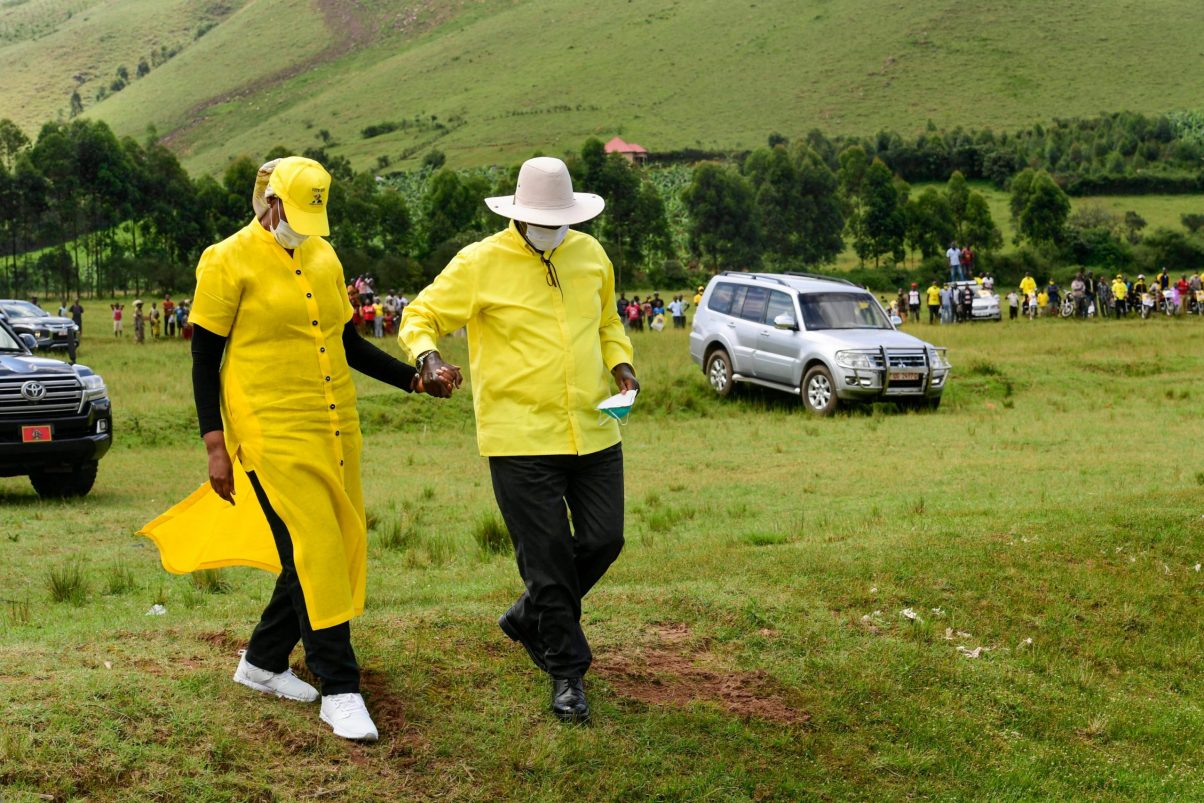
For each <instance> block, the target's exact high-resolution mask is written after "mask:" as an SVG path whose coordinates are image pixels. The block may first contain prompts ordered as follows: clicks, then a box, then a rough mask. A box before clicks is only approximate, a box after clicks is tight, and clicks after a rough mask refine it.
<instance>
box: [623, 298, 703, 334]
mask: <svg viewBox="0 0 1204 803" xmlns="http://www.w3.org/2000/svg"><path fill="white" fill-rule="evenodd" d="M705 289H706V288H705V287H699V288H698V292H697V293H695V294H694V303H693V305H691V304H690V302H688V301H686V299H685V296H684V294H678V295H675V296H673V300H672V301H670V302H669V303H668V304H666V303H665V301H664V299H662V298H661V294H660V293H659V292H656V293H653V294H652V295H651V296H645V298H644V300H643V301H640V297H639V296H633V297H632V298H631V299H628V298H627V295H626V294H625V293H621V294H620V295H619V298H618V300H617V301H616V302H615V303H616V305H617V306H618V311H619V320H621V321H623V323H624V324H625V325H626V326H627V328H628V330H629V331H632V332H642V331H644V329H645V327H647V328H648V329H649V330H651V331H654V332H660V331H662V330H663V329H664V328H665V313H666V312H667V313H668V314H669V317H670V318H672V319H673V328H674V329H685V328H686V310H688V309H690V307H691V306H695V307H696V306H698V304H699V302H701V301H702V291H703V290H705Z"/></svg>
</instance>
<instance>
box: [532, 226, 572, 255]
mask: <svg viewBox="0 0 1204 803" xmlns="http://www.w3.org/2000/svg"><path fill="white" fill-rule="evenodd" d="M568 232H569V227H568V226H561V227H560V228H557V229H549V228H545V227H544V226H536V225H534V224H531V223H528V224H527V241H528V242H529V243H531V245H532V246H534V248H535V250H536V251H543V252H545V253H546V252H548V251H551V250H552V249H553V248H556V247H557V246H559V245H560V244H561V243H562V242H564V237H565V235H566V234H568Z"/></svg>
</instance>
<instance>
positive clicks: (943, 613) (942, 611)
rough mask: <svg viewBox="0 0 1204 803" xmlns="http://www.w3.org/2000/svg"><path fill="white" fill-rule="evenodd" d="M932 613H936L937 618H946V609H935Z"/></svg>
mask: <svg viewBox="0 0 1204 803" xmlns="http://www.w3.org/2000/svg"><path fill="white" fill-rule="evenodd" d="M932 612H933V613H935V614H936V615H937V616H944V615H945V609H944V608H933V609H932Z"/></svg>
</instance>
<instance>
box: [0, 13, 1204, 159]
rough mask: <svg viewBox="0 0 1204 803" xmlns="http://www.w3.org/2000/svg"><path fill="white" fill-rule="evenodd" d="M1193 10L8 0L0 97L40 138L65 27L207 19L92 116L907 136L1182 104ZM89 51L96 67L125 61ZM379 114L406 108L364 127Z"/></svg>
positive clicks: (270, 128)
mask: <svg viewBox="0 0 1204 803" xmlns="http://www.w3.org/2000/svg"><path fill="white" fill-rule="evenodd" d="M71 7H77V8H80V9H82V11H80V12H79V13H76V14H74V15H73V16H72V17H71V18H70V19H67V20H65V21H63V22H61V23H59V24H58V27H57V29H54V30H53V32H51V33H43V34H40V35H38V36H37V37H36V38H34V37H26V38H21V34H20V33H19V32H18V33H15V34H14V33H12V32H11V31H12V30H13V24H12V20H14V19H16V15H18V14H24V15H25V18H26V19H27V20H28V19H36V18H37V13H38V12H39V9H40V10H41V11H42V12H45V15H46V16H45V17H44V18H45V19H51V18H53V17H54V15H55V14H57V15H59V16H63V14H65V12H66V11H68V10H70V8H71ZM1198 12H1199V6H1198V2H1195V0H1153V1H1152V2H1150V3H1148V4H1145V6H1144V7H1143V8H1142V9H1140V10H1138V9H1136V8H1134V7H1132V6H1130V5H1127V4H1120V3H1098V2H1094V1H1093V0H1063V2H1060V3H1057V4H1040V5H1038V4H1033V3H1030V2H1025V1H1024V0H990V2H988V1H987V0H934V2H929V3H924V4H916V3H893V4H884V3H881V2H874V1H873V0H755V1H754V2H742V3H733V2H730V0H644V1H643V2H638V3H629V2H602V3H595V4H584V3H581V2H579V0H477V1H476V2H471V1H470V0H462V1H461V2H438V3H436V2H434V1H433V0H425V1H424V2H415V1H414V0H410V2H385V0H358V2H335V1H334V0H245V2H242V3H238V2H224V3H219V2H210V3H195V2H194V3H185V2H182V0H157V1H156V2H151V0H107V2H106V1H105V0H91V1H90V0H26V2H17V3H15V4H14V3H13V1H12V0H8V2H5V3H3V4H0V72H2V73H3V74H4V75H5V76H6V80H5V81H4V82H2V83H3V86H0V108H2V109H4V111H3V112H0V116H4V115H8V116H13V117H14V119H18V121H19V122H20V123H21V124H22V125H24V126H26V127H27V129H30V133H31V134H32V133H33V130H32V129H33V126H35V125H36V123H37V122H38V121H39V120H40V119H45V118H47V117H49V116H51V115H52V114H53V113H54V112H55V111H56V110H60V109H62V110H65V109H66V108H67V102H66V100H67V98H68V97H69V95H70V90H71V87H72V85H73V84H74V83H75V81H73V80H72V76H73V75H77V74H79V73H80V67H79V65H78V64H77V63H76V62H73V61H72V60H71V59H69V58H65V57H64V51H63V47H64V42H75V41H79V42H88V43H91V42H95V41H99V42H102V43H105V44H104V47H103V48H99V49H100V50H102V51H104V57H106V58H107V57H109V56H112V58H111V59H110V61H113V60H118V59H120V60H122V63H126V64H130V66H131V68H132V66H133V65H132V63H131V61H132V60H135V57H136V56H137V54H139V53H145V52H150V51H151V50H152V49H154V48H157V47H160V46H161V45H162V44H163V43H164V42H167V41H168V40H171V39H172V37H173V36H174V37H176V38H177V39H178V38H180V36H181V34H182V33H186V32H188V31H192V30H195V29H196V28H197V27H198V26H202V25H205V26H207V25H212V29H211V30H209V31H208V32H207V33H206V34H205V35H204V36H202V37H199V38H191V39H188V40H187V41H186V42H185V43H184V46H183V47H182V48H181V50H180V52H179V54H178V55H176V56H175V57H174V58H172V59H171V60H170V61H167V62H166V63H165V64H163V65H161V66H159V67H157V68H155V69H153V70H151V71H150V72H149V74H147V75H146V76H145V77H143V78H141V79H139V80H136V81H133V82H132V83H131V84H130V85H129V86H128V87H126V88H125V89H124V90H122V91H121V92H119V93H117V94H116V95H112V96H110V97H108V98H107V99H105V100H103V101H101V102H99V103H95V104H94V105H93V104H92V103H91V99H92V97H93V96H94V90H95V87H94V84H95V81H91V82H89V81H85V82H84V85H83V88H82V89H81V95H83V96H84V98H85V105H86V106H87V109H86V111H85V113H86V114H90V115H95V116H97V117H99V118H101V119H104V120H106V121H108V122H110V123H111V124H112V125H113V127H114V128H115V129H116V130H117V131H118V132H119V133H128V134H135V135H141V134H142V132H144V131H145V129H146V127H147V126H148V125H153V126H154V127H155V128H156V130H157V131H158V132H159V134H160V135H162V136H165V137H167V140H168V142H170V143H171V145H172V147H174V148H175V149H176V150H177V151H178V152H179V153H180V154H181V156H182V157H183V159H184V161H185V164H186V166H187V167H188V168H189V169H191V170H203V171H209V172H215V171H218V170H220V169H221V168H222V167H223V166H224V165H225V164H226V163H227V161H228V160H229V159H230V158H231V157H233V156H236V155H238V154H241V153H248V154H253V155H258V154H262V153H264V152H265V151H266V150H267V149H268V148H269V147H270V146H272V145H274V144H285V145H289V146H292V147H298V148H300V147H305V146H308V145H311V144H317V143H316V140H315V137H316V136H317V135H318V132H320V131H327V132H329V139H330V140H331V141H333V142H334V143H335V144H334V145H333V146H331V147H330V148H329V150H330V151H331V152H332V153H335V154H341V155H345V156H347V157H349V158H350V159H351V160H352V162H353V164H355V165H356V166H357V167H364V166H367V165H369V164H373V163H375V162H376V160H377V159H378V157H382V156H383V157H388V158H389V159H390V160H391V161H392V163H393V164H394V165H403V166H404V165H405V164H406V162H407V160H413V159H417V158H420V157H421V156H422V154H423V153H425V151H426V150H428V149H429V148H431V147H437V148H439V149H440V150H442V151H444V152H445V153H446V154H447V155H448V157H449V160H450V161H451V162H452V163H453V164H457V165H465V164H478V163H485V162H493V161H509V160H513V159H516V158H519V157H523V156H526V155H529V154H530V153H531V152H532V151H535V150H545V151H549V152H558V151H560V150H562V149H565V148H576V147H577V146H579V144H580V142H581V141H582V139H584V138H585V137H587V136H589V135H598V136H602V137H608V136H610V135H613V134H616V133H619V134H622V135H623V136H624V137H625V138H627V139H629V140H633V141H636V142H639V143H641V144H643V145H645V146H646V147H648V148H650V149H652V150H654V151H655V150H668V149H677V148H692V147H702V148H741V147H749V146H754V145H758V144H761V143H763V142H764V140H765V137H766V135H767V134H768V133H770V132H773V131H780V132H782V133H785V134H787V135H790V134H797V133H801V132H804V131H806V130H808V129H810V128H813V127H818V128H821V129H823V130H825V131H826V132H828V133H833V134H835V133H859V134H869V133H873V132H874V131H876V130H877V129H879V128H887V127H888V128H893V129H896V130H899V131H901V132H904V133H911V132H915V131H917V130H919V129H921V128H922V127H923V126H924V124H925V123H926V122H927V121H928V120H929V119H931V120H933V121H934V122H936V124H937V125H939V126H948V127H952V126H956V125H963V126H966V127H977V128H981V127H987V126H990V127H993V128H996V129H999V128H1005V129H1006V128H1012V127H1018V126H1021V125H1026V124H1029V123H1032V122H1035V121H1044V120H1049V119H1051V118H1053V117H1069V116H1075V115H1090V114H1095V113H1097V112H1099V111H1101V110H1117V109H1132V110H1135V111H1145V112H1159V111H1167V110H1171V109H1176V108H1191V107H1195V106H1196V105H1198V104H1199V95H1198V92H1197V91H1196V89H1195V85H1194V83H1192V82H1189V81H1183V80H1180V79H1179V78H1178V77H1177V76H1183V75H1195V74H1199V73H1200V72H1201V68H1202V67H1204V52H1202V51H1204V48H1201V46H1200V45H1199V39H1200V34H1201V33H1204V22H1201V21H1200V16H1199V13H1198ZM84 17H86V19H84ZM30 24H32V23H28V22H27V27H28V25H30ZM6 26H7V27H6ZM5 30H9V31H10V33H9V34H8V35H7V37H6V35H5V34H4V31H5ZM81 49H82V50H86V51H87V52H90V53H92V54H93V55H92V56H90V57H89V58H92V59H93V62H95V60H96V59H98V58H102V57H101V56H99V55H96V50H97V48H94V47H92V46H91V45H89V46H88V47H87V48H82V46H81ZM110 51H111V52H110ZM119 53H120V54H121V55H120V56H118V55H117V54H119ZM81 58H83V54H82V53H81ZM18 62H19V63H20V64H22V65H24V66H23V67H22V70H23V71H18V72H11V73H10V69H12V68H13V65H15V64H17V63H18ZM93 62H89V63H93ZM96 64H97V66H95V67H94V68H92V69H93V70H94V72H95V73H96V74H97V75H102V76H104V77H105V79H106V80H108V79H109V77H110V76H111V75H112V70H113V69H114V67H113V66H112V65H104V64H100V63H99V62H96ZM9 76H12V78H11V80H10V78H9ZM35 77H39V80H42V81H44V82H48V83H46V85H47V86H50V85H51V84H53V87H54V89H53V91H51V90H49V89H36V88H35V81H34V79H35ZM37 86H42V84H37ZM43 95H45V96H46V97H47V98H49V100H46V99H45V98H42V96H43ZM34 96H37V99H38V100H37V102H35V101H34V99H33V98H34ZM56 98H57V100H56ZM9 110H15V112H10V111H9ZM382 123H392V124H395V125H397V126H398V127H397V128H396V130H394V131H392V132H390V133H386V134H383V135H381V136H378V137H374V138H371V139H365V138H363V137H362V136H361V134H360V132H361V130H362V129H364V128H365V127H368V126H373V125H378V124H382ZM402 123H405V125H404V127H403V126H402V125H401V124H402Z"/></svg>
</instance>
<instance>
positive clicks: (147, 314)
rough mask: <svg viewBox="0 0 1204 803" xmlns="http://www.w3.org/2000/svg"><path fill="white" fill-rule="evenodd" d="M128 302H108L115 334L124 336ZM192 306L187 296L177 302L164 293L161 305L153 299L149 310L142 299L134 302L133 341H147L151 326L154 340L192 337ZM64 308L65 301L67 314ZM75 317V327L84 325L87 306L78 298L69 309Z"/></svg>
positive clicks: (60, 310)
mask: <svg viewBox="0 0 1204 803" xmlns="http://www.w3.org/2000/svg"><path fill="white" fill-rule="evenodd" d="M125 307H126V305H125V304H123V303H121V302H116V303H113V304H110V305H109V314H110V315H111V316H112V319H113V337H125V315H126V310H125ZM191 307H192V300H191V299H188V298H186V299H184V300H182V301H180V302H179V303H178V304H177V303H176V302H174V301H172V300H171V294H170V293H168V294H165V295H164V296H163V303H162V307H161V308H160V304H159V302H157V301H152V302H151V305H150V309H149V310H148V309H146V308H145V304H144V303H143V301H142V299H140V298H139V299H136V300H135V301H134V312H133V318H132V320H133V324H134V342H135V343H145V342H146V334H147V332H146V330H147V329H148V328H149V329H150V336H151V339H152V340H159V339H161V338H163V337H167V338H169V339H171V338H177V337H178V338H181V339H183V340H189V339H191V337H192V326H191V325H190V324H189V323H188V313H189V311H190V309H191ZM64 310H68V308H67V306H66V302H65V301H64V302H63V307H62V308H60V309H59V314H60V315H64V314H66V313H65V312H64ZM69 312H70V315H71V318H72V320H74V321H75V325H76V326H80V325H82V319H83V314H84V308H83V307H82V306H81V305H80V303H79V299H78V298H77V299H76V300H75V304H73V305H72V306H71V307H70V309H69Z"/></svg>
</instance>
